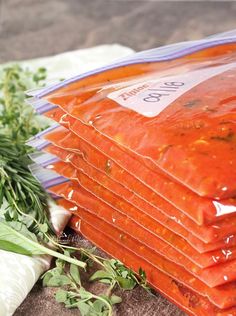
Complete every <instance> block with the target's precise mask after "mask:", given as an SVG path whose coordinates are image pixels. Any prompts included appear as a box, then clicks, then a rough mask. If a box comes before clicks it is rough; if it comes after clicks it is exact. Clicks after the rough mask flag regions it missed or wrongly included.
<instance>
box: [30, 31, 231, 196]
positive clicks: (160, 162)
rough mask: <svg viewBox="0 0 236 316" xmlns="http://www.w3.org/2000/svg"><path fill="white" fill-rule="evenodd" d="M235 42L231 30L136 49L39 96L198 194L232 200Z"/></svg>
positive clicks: (45, 90)
mask: <svg viewBox="0 0 236 316" xmlns="http://www.w3.org/2000/svg"><path fill="white" fill-rule="evenodd" d="M235 39H236V37H235V36H232V34H231V35H230V36H228V37H227V36H226V37H223V38H220V37H217V38H214V37H211V38H208V39H204V40H202V41H196V42H189V43H188V42H187V43H180V44H179V45H172V46H170V47H166V48H159V49H156V50H155V49H154V50H151V51H146V52H142V53H138V54H135V55H133V56H131V57H129V58H126V59H123V60H121V61H119V62H117V63H114V64H112V65H109V66H107V67H103V68H101V69H98V70H95V71H93V72H89V73H87V74H84V75H80V76H78V77H74V78H72V79H69V80H65V81H64V82H62V83H59V84H57V85H54V86H52V87H50V88H45V89H43V90H42V91H40V92H38V93H36V94H35V98H36V99H37V98H42V99H43V102H44V105H45V104H47V102H50V103H52V104H56V105H58V106H59V107H61V108H62V109H63V110H65V111H66V112H68V113H69V114H70V115H71V116H73V117H75V118H76V119H78V120H81V121H82V122H84V123H85V124H88V125H91V126H93V127H94V128H95V129H96V130H97V131H99V132H100V133H101V134H102V135H104V137H107V138H109V139H111V140H112V141H113V142H114V143H117V144H119V145H120V146H121V147H122V148H123V150H124V151H127V152H132V153H133V154H135V155H136V157H137V160H139V161H141V162H143V163H145V164H146V165H147V166H149V167H150V168H151V169H153V170H154V171H157V172H160V171H161V172H163V173H165V174H166V175H168V176H170V177H172V178H173V179H175V180H176V181H178V182H180V183H182V184H184V185H185V186H187V187H189V188H190V189H191V190H193V191H194V192H196V193H197V194H199V195H200V196H206V197H211V198H215V199H221V198H231V197H233V196H234V195H235V193H236V184H235V181H234V179H235V176H236V171H235V170H236V168H235V163H236V162H235V142H234V138H235V124H234V120H235V88H236V86H235V85H236V80H235V77H236V74H235V67H236V40H235ZM219 86H220V87H221V89H219ZM32 102H33V101H32ZM43 102H42V104H43ZM222 158H224V159H222Z"/></svg>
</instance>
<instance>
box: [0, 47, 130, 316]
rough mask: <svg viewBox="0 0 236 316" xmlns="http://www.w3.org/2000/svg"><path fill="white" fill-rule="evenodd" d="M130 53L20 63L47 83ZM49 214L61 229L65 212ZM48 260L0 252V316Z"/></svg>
mask: <svg viewBox="0 0 236 316" xmlns="http://www.w3.org/2000/svg"><path fill="white" fill-rule="evenodd" d="M132 52H133V51H132V50H131V49H130V48H128V47H124V46H121V45H118V44H114V45H101V46H97V47H93V48H88V49H82V50H77V51H71V52H67V53H63V54H59V55H56V56H52V57H46V58H40V59H34V60H30V61H23V62H21V64H22V65H23V66H27V67H29V68H30V69H35V68H38V67H46V68H47V70H48V75H49V76H48V79H49V81H50V82H51V81H54V80H56V81H58V79H61V78H67V77H70V76H73V75H76V74H79V73H83V72H85V71H88V70H91V69H93V68H96V67H100V66H102V65H104V64H106V63H109V62H111V61H113V60H115V59H118V58H121V57H124V56H126V55H128V54H131V53H132ZM2 66H4V65H2ZM2 66H0V69H1V67H2ZM51 214H52V217H53V222H54V225H55V227H56V228H57V230H62V229H63V228H64V226H65V225H66V223H67V221H68V213H66V212H65V210H63V209H62V208H61V207H58V206H56V205H51ZM50 260H51V258H49V257H47V256H42V257H40V258H31V257H27V256H23V255H18V254H14V253H10V252H6V251H2V250H0V316H11V315H12V314H13V313H14V312H15V310H16V308H17V307H18V306H19V305H20V304H21V303H22V301H23V300H24V299H25V298H26V296H27V294H28V293H29V292H30V290H31V289H32V287H33V286H34V284H35V282H36V281H37V280H38V278H39V277H40V275H41V274H42V273H43V272H44V271H46V270H47V269H48V268H49V266H50Z"/></svg>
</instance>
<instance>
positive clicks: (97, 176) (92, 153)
mask: <svg viewBox="0 0 236 316" xmlns="http://www.w3.org/2000/svg"><path fill="white" fill-rule="evenodd" d="M31 95H32V98H30V99H29V102H30V103H31V104H32V105H33V106H34V107H35V109H36V110H37V111H38V112H39V113H41V114H43V115H45V116H47V117H50V118H52V119H53V120H54V121H55V122H56V124H55V125H54V126H52V127H50V128H49V129H47V130H46V131H44V132H43V133H40V134H38V135H37V136H36V138H34V139H33V140H31V141H30V142H29V144H30V145H32V146H34V147H36V148H37V149H38V150H39V152H37V153H35V154H33V155H32V159H33V160H34V161H35V162H36V164H35V165H32V166H31V169H32V172H33V173H34V174H35V175H36V176H37V178H38V179H39V180H40V181H41V182H42V183H43V184H44V186H45V187H46V188H47V190H48V191H49V192H50V193H51V194H53V195H54V196H57V197H60V198H61V199H60V200H59V203H60V204H61V205H62V206H64V207H66V208H67V209H69V210H70V211H71V212H72V213H73V214H74V216H73V218H72V221H71V226H72V227H73V228H74V229H75V230H76V231H78V232H80V233H82V234H83V235H84V236H85V237H87V238H88V239H89V240H91V241H92V242H93V243H94V244H95V245H97V246H98V247H100V248H102V249H103V250H104V251H106V252H107V253H109V254H110V255H111V256H113V257H116V258H118V259H119V260H121V261H122V262H124V263H125V264H126V265H127V266H128V267H130V268H132V269H134V270H135V271H138V270H139V268H140V267H141V268H142V269H144V270H145V271H146V274H147V277H148V281H149V283H150V284H151V285H152V286H153V287H154V288H155V289H156V290H158V291H159V292H161V293H162V294H163V295H165V296H166V297H167V298H169V299H170V300H171V301H172V302H174V303H175V304H177V305H178V306H180V307H181V308H182V309H183V310H185V311H186V312H187V313H188V314H193V315H206V314H207V313H208V314H209V315H228V316H229V315H236V181H235V180H236V36H234V34H233V33H231V34H223V35H219V36H216V37H210V38H207V39H204V40H201V41H193V42H184V43H179V44H175V45H170V46H167V47H162V48H159V49H154V50H151V51H146V52H142V53H138V54H135V55H132V56H131V57H129V58H126V59H123V60H120V61H118V62H117V63H114V64H112V65H109V66H107V67H104V68H101V69H98V70H95V71H93V72H89V73H86V74H84V75H82V76H81V75H80V76H78V77H75V78H72V79H69V80H65V81H64V82H62V83H59V84H57V85H54V86H51V87H49V88H44V89H42V90H40V91H34V92H31Z"/></svg>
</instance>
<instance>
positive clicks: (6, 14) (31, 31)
mask: <svg viewBox="0 0 236 316" xmlns="http://www.w3.org/2000/svg"><path fill="white" fill-rule="evenodd" d="M235 17H236V2H218V1H217V2H212V1H211V2H210V1H208V2H204V1H199V2H192V1H185V2H178V1H173V2H169V1H163V2H160V1H136V0H130V1H126V0H64V1H63V0H48V1H47V0H0V62H6V61H10V60H14V59H15V60H20V59H28V58H33V57H42V56H47V55H51V54H55V53H60V52H64V51H67V50H73V49H79V48H84V47H91V46H94V45H98V44H105V43H108V44H109V43H120V44H123V45H127V46H130V47H132V48H134V49H136V50H142V49H148V48H152V47H156V46H159V45H162V44H164V43H172V42H175V41H182V40H188V39H198V38H201V37H203V36H206V35H210V34H213V33H217V32H221V31H226V30H229V29H232V28H236V18H235ZM52 294H53V291H52V290H50V289H42V287H41V286H40V284H38V285H36V286H35V287H34V289H33V291H32V293H31V294H30V295H29V296H28V298H27V299H26V301H25V302H24V303H23V304H22V306H21V307H20V308H19V309H18V310H17V312H16V313H15V316H31V315H34V316H49V315H50V316H51V315H54V314H55V315H58V314H59V315H61V316H64V315H78V311H67V310H65V309H63V308H62V307H61V306H60V305H58V304H56V303H55V302H54V299H53V297H52ZM122 296H123V300H124V302H123V304H121V306H120V307H118V309H117V310H116V314H117V315H118V316H132V315H136V316H154V315H156V316H164V315H165V316H180V315H181V316H182V315H184V314H183V313H182V312H180V311H179V310H178V309H177V308H176V307H175V306H173V305H172V304H170V303H168V302H167V301H166V300H165V299H163V298H162V297H161V296H157V297H150V296H148V295H147V294H146V293H144V292H143V291H142V290H140V289H136V290H135V291H133V292H130V293H125V294H123V295H122Z"/></svg>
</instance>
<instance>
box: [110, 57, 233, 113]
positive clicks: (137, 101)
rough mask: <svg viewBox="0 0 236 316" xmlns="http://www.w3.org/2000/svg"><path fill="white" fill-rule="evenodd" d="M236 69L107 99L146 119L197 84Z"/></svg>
mask: <svg viewBox="0 0 236 316" xmlns="http://www.w3.org/2000/svg"><path fill="white" fill-rule="evenodd" d="M235 67H236V63H230V64H227V65H222V66H216V67H208V68H204V69H200V70H195V71H191V72H188V73H184V74H181V75H177V76H169V77H162V78H160V77H159V78H157V79H154V80H150V81H146V82H143V83H139V84H135V85H131V86H129V87H127V88H123V89H120V90H116V91H114V92H111V93H110V94H108V98H110V99H111V100H113V101H116V102H117V103H119V104H120V105H122V106H124V107H126V108H129V109H131V110H134V111H136V112H138V113H139V114H142V115H144V116H147V117H154V116H156V115H158V114H159V113H161V112H162V111H163V110H164V109H165V108H166V107H167V106H169V105H170V104H171V103H172V102H173V101H175V100H176V99H178V98H179V97H180V96H182V95H183V94H184V93H186V92H187V91H189V90H190V89H192V88H193V87H195V86H197V85H198V84H200V83H202V82H204V81H206V80H208V79H210V78H212V77H214V76H216V75H219V74H221V73H223V72H225V71H227V70H230V69H233V68H235Z"/></svg>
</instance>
